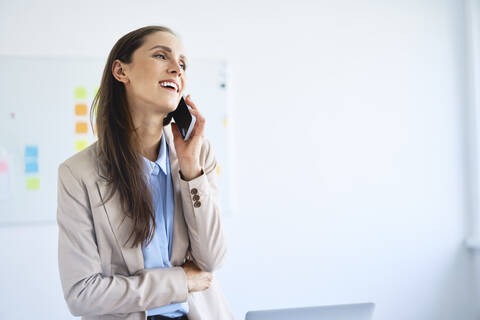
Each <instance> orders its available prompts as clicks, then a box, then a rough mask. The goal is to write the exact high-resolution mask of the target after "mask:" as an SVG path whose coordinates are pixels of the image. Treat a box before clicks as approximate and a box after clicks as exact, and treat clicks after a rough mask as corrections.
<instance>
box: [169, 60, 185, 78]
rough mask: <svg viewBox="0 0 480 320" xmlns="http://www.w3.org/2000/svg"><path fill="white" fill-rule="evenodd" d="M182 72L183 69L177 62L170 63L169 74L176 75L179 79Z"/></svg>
mask: <svg viewBox="0 0 480 320" xmlns="http://www.w3.org/2000/svg"><path fill="white" fill-rule="evenodd" d="M182 71H183V69H182V68H181V67H180V65H179V64H178V62H176V61H173V62H172V63H170V67H169V70H168V72H169V73H177V74H178V76H179V77H180V76H181V75H182Z"/></svg>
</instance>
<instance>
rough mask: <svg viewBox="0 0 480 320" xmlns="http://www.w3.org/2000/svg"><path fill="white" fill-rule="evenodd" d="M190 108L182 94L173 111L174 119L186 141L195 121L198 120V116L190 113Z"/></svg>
mask: <svg viewBox="0 0 480 320" xmlns="http://www.w3.org/2000/svg"><path fill="white" fill-rule="evenodd" d="M190 109H191V108H190V107H189V106H188V105H187V103H186V102H185V99H184V98H183V96H182V97H181V98H180V103H179V104H178V106H177V108H176V109H175V110H174V111H173V112H172V116H173V120H175V124H176V126H177V128H178V131H180V134H181V135H182V138H183V140H184V141H187V140H188V138H190V135H191V133H192V130H193V127H194V126H195V122H196V121H197V118H196V117H195V116H194V115H193V114H191V113H190V111H189V110H190Z"/></svg>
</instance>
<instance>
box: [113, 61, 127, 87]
mask: <svg viewBox="0 0 480 320" xmlns="http://www.w3.org/2000/svg"><path fill="white" fill-rule="evenodd" d="M112 75H113V77H114V78H115V79H117V80H118V81H119V82H123V83H125V84H126V83H128V81H129V79H128V76H127V74H126V73H125V64H124V63H123V62H122V61H120V60H118V59H116V60H115V61H113V63H112Z"/></svg>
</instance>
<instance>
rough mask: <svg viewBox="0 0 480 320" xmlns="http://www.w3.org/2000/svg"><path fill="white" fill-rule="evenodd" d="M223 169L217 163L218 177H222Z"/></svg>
mask: <svg viewBox="0 0 480 320" xmlns="http://www.w3.org/2000/svg"><path fill="white" fill-rule="evenodd" d="M220 172H221V168H220V165H219V164H218V163H217V176H220Z"/></svg>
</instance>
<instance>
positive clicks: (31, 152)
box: [25, 146, 38, 158]
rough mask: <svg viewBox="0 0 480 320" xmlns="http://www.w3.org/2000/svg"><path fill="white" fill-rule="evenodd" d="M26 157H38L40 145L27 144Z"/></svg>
mask: <svg viewBox="0 0 480 320" xmlns="http://www.w3.org/2000/svg"><path fill="white" fill-rule="evenodd" d="M25 157H35V158H36V157H38V147H37V146H25Z"/></svg>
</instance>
